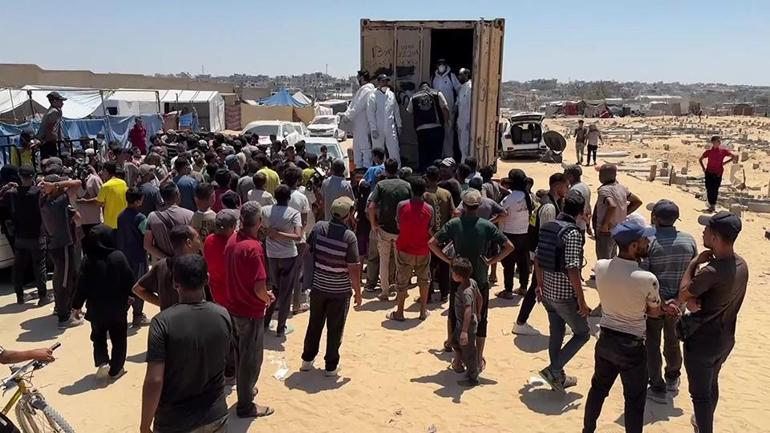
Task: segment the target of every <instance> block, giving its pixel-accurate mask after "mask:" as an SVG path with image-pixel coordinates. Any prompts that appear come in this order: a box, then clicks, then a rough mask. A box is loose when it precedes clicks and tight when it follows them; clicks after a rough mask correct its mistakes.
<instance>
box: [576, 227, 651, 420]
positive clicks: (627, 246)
mask: <svg viewBox="0 0 770 433" xmlns="http://www.w3.org/2000/svg"><path fill="white" fill-rule="evenodd" d="M652 236H655V229H654V228H653V227H649V226H645V225H643V224H639V223H638V222H636V221H631V220H626V221H624V222H623V223H621V224H618V225H617V226H615V227H614V228H613V229H612V237H613V238H614V239H615V242H616V243H617V244H618V246H619V247H620V253H619V255H618V256H617V257H614V258H612V259H609V260H607V259H604V260H599V261H598V262H596V289H597V290H598V291H599V299H600V300H601V302H602V305H603V306H604V314H603V315H602V319H601V323H600V326H601V334H600V336H599V341H598V342H597V343H596V354H595V357H594V359H595V363H594V375H593V378H592V379H591V390H590V391H589V392H588V397H587V398H586V408H585V416H584V418H583V433H593V432H594V431H596V420H597V419H599V414H600V413H601V410H602V405H603V404H604V400H605V399H606V398H607V395H608V394H609V392H610V389H612V385H613V384H614V383H615V379H617V377H618V375H619V376H620V379H621V381H622V382H623V397H624V400H625V410H624V411H623V416H624V424H625V427H626V433H642V427H643V425H644V406H645V401H646V398H645V391H646V389H647V363H646V362H645V361H646V359H645V347H644V335H645V329H646V323H645V322H646V320H648V319H647V318H648V317H658V316H660V314H661V308H660V306H661V305H660V304H661V303H660V295H659V293H658V279H657V278H655V275H653V274H652V273H650V272H648V271H644V270H642V268H641V267H639V262H640V261H641V260H642V259H644V258H645V257H647V254H648V251H649V248H650V238H651V237H652Z"/></svg>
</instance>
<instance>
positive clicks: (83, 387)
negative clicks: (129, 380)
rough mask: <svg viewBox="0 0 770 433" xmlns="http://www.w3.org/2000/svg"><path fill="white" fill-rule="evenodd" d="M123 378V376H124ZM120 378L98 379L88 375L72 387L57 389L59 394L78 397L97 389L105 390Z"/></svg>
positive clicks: (94, 375)
mask: <svg viewBox="0 0 770 433" xmlns="http://www.w3.org/2000/svg"><path fill="white" fill-rule="evenodd" d="M124 376H125V375H124ZM120 379H121V378H118V379H115V380H112V379H100V378H98V377H96V374H94V373H92V374H88V375H86V376H84V377H82V378H80V379H78V380H77V381H76V382H75V383H73V384H72V385H67V386H63V387H61V388H59V394H62V395H78V394H83V393H85V392H88V391H94V390H97V389H103V388H107V387H108V386H110V385H111V384H113V383H115V382H117V381H119V380H120Z"/></svg>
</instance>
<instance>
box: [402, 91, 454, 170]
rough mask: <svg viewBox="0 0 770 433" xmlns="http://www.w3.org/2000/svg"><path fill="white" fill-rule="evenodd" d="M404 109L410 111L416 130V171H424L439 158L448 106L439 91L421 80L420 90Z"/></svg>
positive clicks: (447, 117) (447, 116)
mask: <svg viewBox="0 0 770 433" xmlns="http://www.w3.org/2000/svg"><path fill="white" fill-rule="evenodd" d="M406 111H408V112H409V113H412V116H413V118H414V129H415V130H416V131H417V145H418V167H417V171H418V172H424V171H425V169H426V168H428V166H429V165H431V164H432V163H433V161H435V160H436V159H439V158H441V151H442V149H443V147H442V146H443V145H444V124H445V123H446V122H447V120H448V119H449V106H448V105H447V101H446V98H444V95H442V94H441V93H440V92H436V91H435V90H433V89H431V87H430V84H428V83H427V82H425V81H423V82H422V83H420V90H419V91H418V92H417V93H415V94H414V95H413V96H412V99H411V100H410V101H409V105H407V107H406Z"/></svg>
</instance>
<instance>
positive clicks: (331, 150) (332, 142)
mask: <svg viewBox="0 0 770 433" xmlns="http://www.w3.org/2000/svg"><path fill="white" fill-rule="evenodd" d="M321 146H326V152H327V153H328V154H329V156H330V157H331V158H332V159H333V160H334V159H337V158H339V159H342V160H343V161H345V177H346V178H348V177H350V164H349V162H348V153H347V152H344V151H343V150H342V146H340V143H339V141H337V140H336V139H335V138H332V137H309V138H306V139H305V152H307V153H314V154H316V155H318V156H321Z"/></svg>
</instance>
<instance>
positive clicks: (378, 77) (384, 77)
mask: <svg viewBox="0 0 770 433" xmlns="http://www.w3.org/2000/svg"><path fill="white" fill-rule="evenodd" d="M383 80H390V77H389V76H388V74H380V75H378V76H377V81H383Z"/></svg>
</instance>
